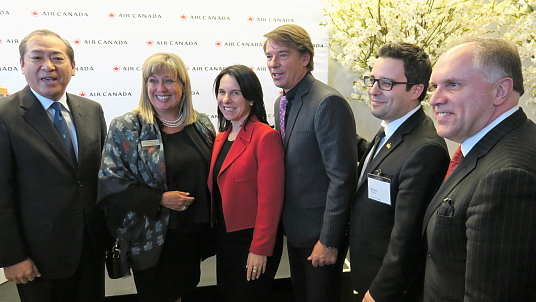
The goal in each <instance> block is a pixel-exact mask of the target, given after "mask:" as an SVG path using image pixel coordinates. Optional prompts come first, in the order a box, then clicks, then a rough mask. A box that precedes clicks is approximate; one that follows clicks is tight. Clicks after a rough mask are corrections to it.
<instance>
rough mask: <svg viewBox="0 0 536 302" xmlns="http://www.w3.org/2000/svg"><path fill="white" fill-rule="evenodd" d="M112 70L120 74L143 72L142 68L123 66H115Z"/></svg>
mask: <svg viewBox="0 0 536 302" xmlns="http://www.w3.org/2000/svg"><path fill="white" fill-rule="evenodd" d="M112 70H113V71H114V72H120V71H141V66H123V67H120V66H118V65H114V66H113V67H112Z"/></svg>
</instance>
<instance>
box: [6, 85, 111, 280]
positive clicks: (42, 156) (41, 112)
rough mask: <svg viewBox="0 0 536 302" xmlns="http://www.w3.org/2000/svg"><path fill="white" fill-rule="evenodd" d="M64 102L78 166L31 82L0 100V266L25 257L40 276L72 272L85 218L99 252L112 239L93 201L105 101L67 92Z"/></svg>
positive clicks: (70, 273)
mask: <svg viewBox="0 0 536 302" xmlns="http://www.w3.org/2000/svg"><path fill="white" fill-rule="evenodd" d="M67 102H68V104H69V107H70V110H71V112H72V116H73V120H74V124H75V126H76V132H77V137H78V165H77V166H75V165H74V164H73V163H72V162H71V160H70V159H69V155H68V153H67V151H66V150H65V149H64V148H63V147H62V146H63V145H62V143H61V141H60V138H59V135H58V134H57V132H56V130H55V129H54V124H53V122H52V121H51V120H50V118H49V117H48V115H47V113H46V111H45V109H43V106H42V105H41V103H40V102H39V100H37V98H36V97H35V95H34V94H33V93H32V91H31V90H30V88H29V87H28V86H27V87H26V88H24V89H23V90H21V91H19V92H17V93H15V94H13V95H12V96H10V97H7V98H5V99H0V167H1V169H0V229H1V230H2V231H1V232H0V243H1V245H0V267H6V266H11V265H13V264H17V263H19V262H21V261H24V260H25V259H27V258H28V257H30V258H31V259H32V260H33V261H34V263H35V265H36V266H37V268H38V269H39V271H40V272H41V274H42V278H45V279H56V278H65V277H68V276H70V275H72V274H73V273H74V271H75V270H76V267H77V265H78V262H79V261H78V260H79V258H80V253H81V250H82V238H83V237H82V235H83V231H84V225H87V226H88V227H89V231H90V234H91V239H92V241H93V242H94V243H95V248H96V249H98V250H99V251H104V244H105V241H104V239H105V238H109V237H108V236H107V232H106V228H105V224H104V221H103V217H102V213H101V212H100V211H98V210H97V209H96V208H95V201H96V198H97V195H96V194H97V173H98V170H99V167H100V158H101V150H102V145H103V141H104V137H105V134H106V125H105V122H104V116H103V112H102V108H101V106H100V105H99V104H98V103H96V102H94V101H91V100H88V99H85V98H82V97H78V96H75V95H72V94H67ZM84 220H85V221H84Z"/></svg>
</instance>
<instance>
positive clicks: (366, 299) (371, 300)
mask: <svg viewBox="0 0 536 302" xmlns="http://www.w3.org/2000/svg"><path fill="white" fill-rule="evenodd" d="M362 302H376V301H375V300H374V298H372V296H371V295H370V291H369V290H367V292H366V293H365V297H364V298H363V301H362Z"/></svg>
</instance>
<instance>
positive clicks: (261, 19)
mask: <svg viewBox="0 0 536 302" xmlns="http://www.w3.org/2000/svg"><path fill="white" fill-rule="evenodd" d="M249 18H253V17H248V21H249ZM253 21H256V22H272V23H273V22H275V23H294V19H293V18H277V17H257V18H254V20H251V21H249V22H253Z"/></svg>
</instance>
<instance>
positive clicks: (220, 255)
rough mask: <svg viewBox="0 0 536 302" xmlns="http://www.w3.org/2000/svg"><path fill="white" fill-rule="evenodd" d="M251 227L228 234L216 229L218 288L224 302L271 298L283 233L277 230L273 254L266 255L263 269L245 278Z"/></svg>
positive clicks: (257, 301)
mask: <svg viewBox="0 0 536 302" xmlns="http://www.w3.org/2000/svg"><path fill="white" fill-rule="evenodd" d="M252 238H253V229H246V230H241V231H236V232H230V233H227V232H226V231H225V228H221V227H220V228H218V240H217V249H216V260H217V261H216V275H217V283H218V290H219V292H220V294H221V295H222V297H223V298H224V299H225V301H227V302H251V301H255V302H260V301H270V300H269V298H270V290H271V288H272V283H273V280H274V277H275V274H276V272H277V268H278V267H279V262H280V261H281V255H282V253H283V233H282V232H278V234H277V238H276V243H275V246H274V252H273V255H272V256H270V257H267V263H266V272H265V273H264V274H261V276H260V278H259V279H256V280H252V281H247V280H246V272H247V269H246V264H247V259H248V254H249V247H250V245H251V240H252Z"/></svg>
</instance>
